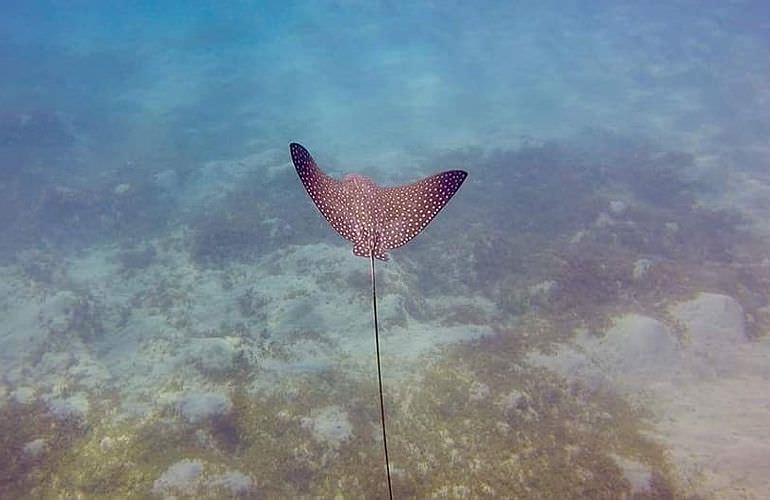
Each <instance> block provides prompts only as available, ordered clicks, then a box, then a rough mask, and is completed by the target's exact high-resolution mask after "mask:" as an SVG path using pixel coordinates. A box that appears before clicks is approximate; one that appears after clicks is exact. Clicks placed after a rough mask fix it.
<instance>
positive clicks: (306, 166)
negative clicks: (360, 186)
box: [289, 142, 355, 242]
mask: <svg viewBox="0 0 770 500" xmlns="http://www.w3.org/2000/svg"><path fill="white" fill-rule="evenodd" d="M289 151H290V152H291V161H292V162H293V163H294V168H295V169H296V170H297V175H299V180H300V181H302V185H303V186H305V190H306V191H307V194H308V195H310V199H311V200H313V203H315V206H316V207H318V211H320V212H321V215H323V216H324V219H326V221H327V222H328V223H329V224H330V225H331V226H332V227H333V228H334V230H335V231H337V232H338V233H339V234H340V236H342V237H343V238H345V239H346V240H348V241H353V242H355V241H354V238H355V234H354V232H353V223H354V218H355V213H354V212H353V210H352V207H353V203H354V200H353V197H352V193H351V192H350V190H348V189H345V188H344V186H343V183H342V182H341V181H338V180H337V179H334V178H333V177H330V176H328V175H326V174H325V173H324V172H323V171H322V170H321V169H320V168H318V165H316V163H315V160H313V157H312V156H310V153H309V152H308V150H307V149H305V148H304V147H303V146H302V145H300V144H297V143H296V142H292V143H291V144H290V145H289Z"/></svg>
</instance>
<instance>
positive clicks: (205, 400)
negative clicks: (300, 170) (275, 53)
mask: <svg viewBox="0 0 770 500" xmlns="http://www.w3.org/2000/svg"><path fill="white" fill-rule="evenodd" d="M570 148H571V146H570V145H553V144H547V143H543V144H536V145H524V146H522V147H520V148H518V149H514V150H510V151H498V152H489V153H484V152H479V151H460V152H458V153H449V154H447V155H445V156H444V157H442V158H441V164H451V165H456V166H468V168H469V169H471V170H472V175H471V177H470V179H469V181H468V183H467V185H466V186H464V187H463V189H462V190H461V191H460V192H459V194H458V195H457V197H456V200H453V202H452V204H450V205H449V206H448V207H447V209H446V213H442V216H440V217H439V219H438V220H437V221H436V223H435V225H434V226H432V227H431V228H429V229H428V230H427V231H426V233H425V234H424V235H421V236H420V237H419V238H418V240H416V241H415V243H414V244H413V245H411V246H409V247H407V248H404V249H402V250H399V251H396V252H394V255H393V259H392V261H391V262H388V263H383V264H379V267H378V271H377V272H378V276H379V280H378V285H379V293H380V296H379V304H380V329H381V332H382V339H381V341H382V356H383V357H382V361H383V370H384V383H385V402H386V407H387V413H388V432H389V443H390V446H391V450H390V452H391V457H392V467H393V475H394V493H395V494H396V496H397V497H399V498H406V497H420V498H492V497H506V498H592V499H596V498H607V499H616V498H635V499H642V498H756V499H759V498H762V497H763V495H764V492H765V491H767V490H768V488H770V483H768V476H767V474H766V471H767V470H768V469H770V433H768V426H767V414H768V410H770V398H769V397H768V392H767V391H766V390H765V388H766V386H767V383H768V380H770V364H768V362H767V361H768V360H770V342H769V341H768V335H767V333H768V326H769V325H770V314H769V313H770V309H768V303H769V300H770V253H768V252H767V250H766V248H767V246H766V241H767V237H768V234H770V233H768V232H767V231H766V230H765V229H766V228H765V227H764V226H763V225H762V224H763V222H762V221H764V220H767V219H766V216H767V215H769V214H768V213H767V210H766V209H767V207H765V206H763V205H760V204H759V203H757V200H761V199H762V193H766V192H767V190H768V189H770V183H768V180H767V179H763V178H761V176H759V175H754V174H752V173H751V172H750V171H745V172H741V173H740V175H736V176H734V177H733V179H731V185H730V186H731V187H730V189H727V190H724V191H723V192H721V193H717V192H716V191H715V190H711V189H709V186H708V182H709V179H710V177H709V175H706V174H708V172H707V169H706V170H704V168H703V163H702V161H701V160H698V159H697V158H692V157H690V156H688V155H682V154H679V153H676V152H673V153H672V152H668V151H658V150H644V149H637V150H634V151H633V152H632V153H628V152H627V148H626V147H625V146H624V147H622V148H618V149H617V150H616V151H614V152H613V154H616V155H617V157H618V163H619V164H623V165H624V167H623V168H618V169H616V170H614V171H610V172H608V171H606V170H603V169H601V168H598V167H596V165H597V163H596V162H595V159H596V158H597V157H599V156H601V157H602V158H606V157H607V156H608V152H607V150H604V151H601V152H600V153H596V155H597V156H592V153H590V152H589V153H586V151H585V150H581V151H576V150H574V149H570ZM623 155H627V156H623ZM436 162H438V160H437V161H436ZM433 163H434V162H432V161H431V162H426V164H433ZM474 167H475V170H474ZM589 167H591V168H589ZM265 172H268V174H265ZM704 172H706V174H704ZM293 175H294V173H293V171H292V168H291V166H290V164H288V158H286V157H284V154H283V153H282V152H281V151H274V150H270V151H265V152H263V153H260V154H256V155H252V156H249V157H246V158H242V159H237V160H232V161H220V162H212V163H210V164H207V165H206V166H204V167H202V168H201V169H199V170H198V171H197V172H195V173H194V174H192V175H190V176H187V177H186V178H185V179H178V178H177V174H176V173H174V172H165V173H161V174H158V175H156V176H155V177H154V178H153V179H152V183H153V184H152V185H153V186H154V187H153V189H154V191H151V192H152V193H153V194H152V196H153V197H160V198H163V197H173V198H174V202H173V204H174V206H175V207H177V210H176V211H175V212H174V214H173V220H172V222H173V224H168V225H167V226H159V227H156V228H154V231H153V232H152V233H151V234H150V233H148V235H147V236H146V237H142V238H137V237H134V236H132V237H121V236H120V228H129V229H130V224H131V222H130V221H131V220H132V217H134V219H136V218H139V219H141V217H135V216H136V214H138V213H141V208H142V207H144V206H146V205H147V198H146V197H145V196H147V195H145V194H144V192H143V191H140V189H141V188H143V186H141V185H138V184H135V183H133V182H131V180H130V179H129V180H125V179H117V180H116V181H115V183H114V185H109V184H107V187H103V188H102V191H101V192H95V194H94V191H88V190H87V189H85V188H74V187H71V186H61V187H59V188H57V189H55V190H54V191H53V192H52V193H51V194H50V198H49V199H48V201H47V202H46V203H43V204H42V205H41V206H40V208H39V210H40V212H39V213H38V214H37V216H38V218H39V221H38V222H39V224H40V227H39V229H38V230H39V231H41V232H43V233H45V234H47V235H49V236H50V239H49V240H41V241H45V244H41V245H36V246H26V247H24V248H19V249H17V250H16V251H15V253H14V256H13V258H12V259H7V260H6V262H5V263H4V264H3V265H2V267H0V275H1V276H2V280H0V310H2V311H3V317H4V320H3V321H2V323H1V324H0V439H2V443H0V445H1V446H0V465H2V467H0V471H1V472H0V496H2V497H8V498H76V497H78V498H147V497H157V498H188V497H189V498H215V497H218V498H233V497H238V498H286V497H306V498H310V497H324V498H326V497H339V498H362V497H368V498H378V497H383V496H384V493H385V482H384V470H383V464H382V453H381V442H380V437H379V436H380V434H379V433H380V429H379V414H378V407H377V393H376V378H375V373H376V372H375V364H374V363H375V360H374V344H373V337H372V324H371V309H370V308H371V302H370V301H371V297H370V288H369V287H370V283H369V275H368V263H367V262H366V261H365V260H364V259H360V258H355V257H354V256H352V254H351V252H350V249H349V248H348V247H347V246H346V245H344V244H343V243H342V242H341V241H339V240H337V239H335V238H334V236H333V235H331V234H327V232H326V228H324V227H323V221H322V220H321V219H320V217H318V216H317V215H316V214H315V209H314V208H313V206H312V205H311V204H310V202H309V200H306V199H305V198H304V193H303V192H302V191H301V186H300V185H299V184H298V182H297V181H296V179H294V177H293ZM661 179H664V180H665V182H664V183H663V184H664V189H663V192H662V193H661V189H660V186H661ZM693 179H695V180H693ZM65 188H66V189H65ZM144 188H146V186H144ZM749 188H751V189H749ZM270 193H273V194H270ZM739 194H740V195H739ZM271 196H273V198H271ZM152 199H153V200H156V199H157V198H152ZM271 200H274V203H273V202H272V201H271ZM51 204H53V206H54V207H55V208H56V210H53V208H51ZM94 206H97V207H98V208H99V209H98V210H96V209H93V207H94ZM105 206H109V207H111V209H112V211H111V212H108V213H107V215H105V211H104V207H105ZM276 206H277V208H276ZM105 218H106V219H108V220H105ZM126 221H129V222H126ZM46 224H48V225H56V226H57V227H58V231H59V232H58V233H56V234H53V233H52V232H50V231H48V230H47V228H48V227H49V226H46ZM100 224H104V226H99V225H100ZM121 224H123V225H122V226H121ZM93 226H96V227H106V228H108V231H111V232H110V233H109V234H111V235H113V236H114V237H113V236H111V237H110V238H108V239H100V238H99V237H98V236H94V233H93V232H91V231H90V230H91V229H92V228H93ZM128 232H129V233H130V230H129V231H128ZM97 233H98V231H97ZM73 234H80V235H82V238H83V240H84V242H85V243H84V244H82V245H79V246H78V245H71V244H70V245H65V244H62V242H63V241H69V238H70V237H71V235H73ZM68 235H69V236H68Z"/></svg>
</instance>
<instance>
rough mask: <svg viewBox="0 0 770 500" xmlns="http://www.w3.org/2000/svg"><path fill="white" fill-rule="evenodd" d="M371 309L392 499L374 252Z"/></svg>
mask: <svg viewBox="0 0 770 500" xmlns="http://www.w3.org/2000/svg"><path fill="white" fill-rule="evenodd" d="M370 262H371V271H372V311H373V312H374V346H375V351H376V353H377V382H378V384H379V389H380V421H381V422H382V446H383V448H384V449H385V472H387V475H388V497H389V498H390V500H393V486H392V485H391V481H390V458H389V457H388V434H387V432H386V431H385V400H384V399H383V397H382V367H381V364H380V328H379V325H378V323H377V284H376V281H375V278H374V253H372V255H371V260H370Z"/></svg>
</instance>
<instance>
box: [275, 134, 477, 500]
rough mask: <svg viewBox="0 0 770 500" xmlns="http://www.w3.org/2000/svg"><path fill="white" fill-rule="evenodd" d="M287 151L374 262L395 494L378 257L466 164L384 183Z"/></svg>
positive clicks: (419, 226) (413, 230) (330, 213)
mask: <svg viewBox="0 0 770 500" xmlns="http://www.w3.org/2000/svg"><path fill="white" fill-rule="evenodd" d="M289 151H290V153H291V161H292V162H293V163H294V168H296V169H297V175H299V179H300V180H301V181H302V184H303V185H304V186H305V189H306V190H307V194H308V195H310V198H311V199H312V200H313V203H315V206H316V207H317V208H318V210H319V211H320V212H321V215H323V217H324V218H325V219H326V221H327V222H328V223H329V224H331V226H332V227H333V228H334V230H335V231H337V232H338V233H339V234H340V236H342V237H343V238H345V239H346V240H348V241H350V242H351V243H353V255H357V256H359V257H367V258H369V262H370V264H371V265H370V270H371V279H372V311H373V313H374V345H375V352H376V354H377V382H378V383H379V394H380V419H381V423H382V444H383V448H384V450H385V471H386V473H387V478H388V495H389V497H390V498H391V500H392V499H393V486H392V484H391V479H390V459H389V457H388V437H387V433H386V431H385V403H384V399H383V396H382V368H381V364H380V333H379V325H378V323H377V286H376V284H375V274H374V260H375V258H376V259H379V260H382V261H387V260H388V251H389V250H393V249H395V248H398V247H401V246H404V245H406V244H407V243H408V242H409V241H411V240H412V239H413V238H414V237H415V236H417V235H418V234H420V232H421V231H422V230H423V229H425V227H426V226H427V225H428V224H429V223H430V221H431V220H433V218H434V217H435V216H436V215H437V214H438V213H439V212H440V211H441V209H442V208H444V206H445V205H446V204H447V202H448V201H449V200H450V199H451V198H452V196H454V194H455V193H456V192H457V190H458V189H460V186H461V185H462V183H463V181H464V180H465V178H466V177H467V176H468V173H467V172H465V171H463V170H447V171H446V172H441V173H438V174H435V175H431V176H430V177H426V178H424V179H421V180H419V181H417V182H413V183H411V184H405V185H403V186H395V187H381V186H378V185H377V184H375V183H374V181H372V180H371V179H369V178H367V177H364V176H362V175H358V174H348V175H346V176H345V177H344V178H343V179H342V180H341V181H339V180H337V179H334V178H332V177H330V176H329V175H327V174H325V173H324V172H323V171H322V170H321V169H320V168H318V165H316V163H315V160H313V157H312V156H310V153H309V152H308V150H307V149H305V148H304V147H303V146H301V145H300V144H297V143H296V142H292V143H291V144H289Z"/></svg>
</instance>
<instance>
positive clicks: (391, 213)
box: [376, 170, 468, 250]
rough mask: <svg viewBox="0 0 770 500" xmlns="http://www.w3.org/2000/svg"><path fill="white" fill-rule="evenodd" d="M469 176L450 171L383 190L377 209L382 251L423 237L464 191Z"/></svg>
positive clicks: (460, 172)
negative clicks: (454, 198)
mask: <svg viewBox="0 0 770 500" xmlns="http://www.w3.org/2000/svg"><path fill="white" fill-rule="evenodd" d="M467 176H468V173H467V172H465V171H464V170H448V171H446V172H441V173H439V174H435V175H432V176H430V177H426V178H425V179H422V180H419V181H417V182H414V183H412V184H406V185H404V186H396V187H389V188H383V189H381V190H380V192H379V193H378V200H377V203H376V205H377V206H378V207H379V209H380V213H379V214H378V215H379V219H380V220H379V222H380V224H379V237H380V246H381V247H382V249H383V250H392V249H394V248H398V247H400V246H403V245H406V244H407V243H408V242H409V241H410V240H412V238H414V237H415V236H417V235H418V234H420V232H421V231H422V230H423V229H425V227H427V225H428V224H429V223H430V221H432V220H433V218H434V217H435V216H436V215H437V214H438V213H439V212H440V211H441V209H442V208H444V206H445V205H446V204H447V202H449V200H450V199H451V198H452V196H454V194H455V193H456V192H457V190H458V189H460V186H461V185H462V183H463V181H465V178H466V177H467Z"/></svg>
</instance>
